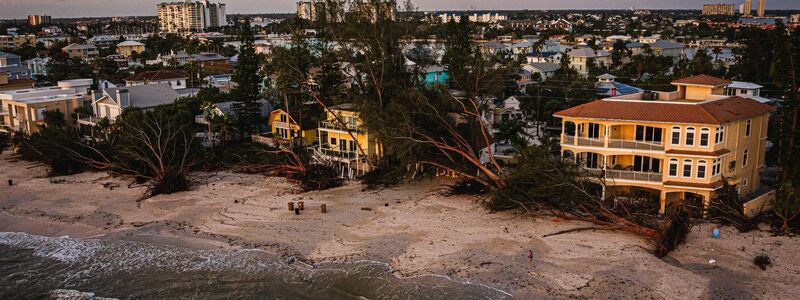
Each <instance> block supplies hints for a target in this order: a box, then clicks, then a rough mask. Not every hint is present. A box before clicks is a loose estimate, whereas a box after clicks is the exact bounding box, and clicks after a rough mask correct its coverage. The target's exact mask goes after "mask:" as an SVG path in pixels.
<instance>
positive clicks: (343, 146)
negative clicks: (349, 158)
mask: <svg viewBox="0 0 800 300" xmlns="http://www.w3.org/2000/svg"><path fill="white" fill-rule="evenodd" d="M339 150H341V151H342V152H347V141H345V139H339Z"/></svg>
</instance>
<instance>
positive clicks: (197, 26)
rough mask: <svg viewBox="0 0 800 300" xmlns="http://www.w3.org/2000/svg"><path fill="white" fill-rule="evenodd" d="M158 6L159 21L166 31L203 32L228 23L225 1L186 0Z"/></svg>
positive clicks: (162, 30)
mask: <svg viewBox="0 0 800 300" xmlns="http://www.w3.org/2000/svg"><path fill="white" fill-rule="evenodd" d="M157 8H158V22H159V25H160V28H161V32H164V33H187V32H202V31H204V30H206V29H208V28H209V27H218V26H225V25H227V24H228V20H227V17H226V12H225V4H224V3H211V2H210V1H208V0H202V1H189V0H186V1H183V2H164V3H159V4H158V5H157Z"/></svg>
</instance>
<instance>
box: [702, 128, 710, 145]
mask: <svg viewBox="0 0 800 300" xmlns="http://www.w3.org/2000/svg"><path fill="white" fill-rule="evenodd" d="M710 134H711V130H710V129H708V128H703V129H700V146H701V147H707V146H708V136H709V135H710Z"/></svg>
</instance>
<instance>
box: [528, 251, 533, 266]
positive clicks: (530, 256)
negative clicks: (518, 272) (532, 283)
mask: <svg viewBox="0 0 800 300" xmlns="http://www.w3.org/2000/svg"><path fill="white" fill-rule="evenodd" d="M528 263H529V264H532V263H533V250H528Z"/></svg>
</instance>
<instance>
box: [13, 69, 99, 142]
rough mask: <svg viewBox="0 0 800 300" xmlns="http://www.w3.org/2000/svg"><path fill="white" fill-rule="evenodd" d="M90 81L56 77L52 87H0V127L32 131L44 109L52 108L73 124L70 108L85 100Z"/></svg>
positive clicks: (71, 109)
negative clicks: (0, 103)
mask: <svg viewBox="0 0 800 300" xmlns="http://www.w3.org/2000/svg"><path fill="white" fill-rule="evenodd" d="M91 85H92V79H74V80H64V81H59V82H58V85H57V86H54V87H44V88H30V89H20V90H9V91H0V101H2V107H3V109H2V117H3V124H2V127H3V130H4V131H21V132H24V133H27V134H31V133H35V132H37V131H38V130H39V125H41V124H43V123H44V112H46V111H53V110H58V111H61V112H62V113H64V118H65V121H66V123H67V124H73V121H74V119H73V118H72V112H73V111H74V110H75V109H76V108H78V107H82V106H86V105H87V104H88V103H89V98H88V97H87V95H88V90H89V87H91Z"/></svg>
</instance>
